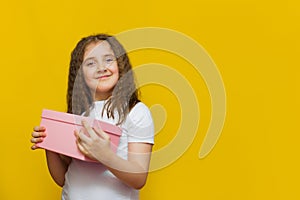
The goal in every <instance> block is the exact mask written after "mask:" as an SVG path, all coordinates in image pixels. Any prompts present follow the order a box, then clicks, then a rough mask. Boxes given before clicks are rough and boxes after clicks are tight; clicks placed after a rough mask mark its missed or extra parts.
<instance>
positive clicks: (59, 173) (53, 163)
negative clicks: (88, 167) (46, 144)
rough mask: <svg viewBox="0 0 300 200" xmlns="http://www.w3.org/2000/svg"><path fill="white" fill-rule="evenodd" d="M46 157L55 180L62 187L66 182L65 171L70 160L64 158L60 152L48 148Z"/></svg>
mask: <svg viewBox="0 0 300 200" xmlns="http://www.w3.org/2000/svg"><path fill="white" fill-rule="evenodd" d="M46 157H47V165H48V169H49V172H50V174H51V176H52V178H53V180H54V181H55V183H56V184H57V185H59V186H61V187H62V186H63V185H64V182H65V173H66V172H67V170H68V165H69V162H68V161H67V160H63V159H62V157H61V156H60V155H59V154H58V153H55V152H51V151H48V150H46Z"/></svg>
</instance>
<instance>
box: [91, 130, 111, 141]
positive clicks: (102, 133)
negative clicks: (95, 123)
mask: <svg viewBox="0 0 300 200" xmlns="http://www.w3.org/2000/svg"><path fill="white" fill-rule="evenodd" d="M94 130H95V132H96V133H97V134H98V135H99V136H100V137H101V138H103V139H105V140H110V136H109V135H108V134H107V133H105V132H104V131H103V130H102V129H101V128H98V127H95V128H94Z"/></svg>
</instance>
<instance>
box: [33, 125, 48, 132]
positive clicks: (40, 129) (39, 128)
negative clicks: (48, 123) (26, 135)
mask: <svg viewBox="0 0 300 200" xmlns="http://www.w3.org/2000/svg"><path fill="white" fill-rule="evenodd" d="M33 130H34V131H37V132H41V131H45V130H46V128H45V127H43V126H35V127H34V128H33Z"/></svg>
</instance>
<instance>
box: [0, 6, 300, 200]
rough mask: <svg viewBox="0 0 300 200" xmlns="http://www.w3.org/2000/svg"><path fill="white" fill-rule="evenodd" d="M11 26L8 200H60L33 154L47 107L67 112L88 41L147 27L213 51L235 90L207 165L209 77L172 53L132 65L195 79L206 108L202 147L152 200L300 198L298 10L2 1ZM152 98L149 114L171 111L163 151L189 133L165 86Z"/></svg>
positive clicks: (146, 194) (1, 173)
mask: <svg viewBox="0 0 300 200" xmlns="http://www.w3.org/2000/svg"><path fill="white" fill-rule="evenodd" d="M0 18H1V54H0V55H1V62H2V65H1V73H0V77H1V78H0V81H1V82H0V85H1V100H0V101H1V139H0V140H1V145H0V154H1V165H0V199H1V200H2V199H3V200H17V199H29V198H31V199H45V200H53V199H60V189H59V187H57V186H56V185H55V183H54V182H53V181H52V179H51V178H50V176H49V173H48V171H47V166H46V163H45V156H44V153H43V151H42V150H37V151H31V150H30V142H29V139H30V134H31V130H32V127H33V126H34V125H37V124H38V123H39V120H40V114H41V110H42V109H43V108H49V109H54V110H59V111H65V110H66V103H65V96H66V83H67V74H68V63H69V58H70V52H71V50H72V49H73V48H74V46H75V44H76V42H77V41H78V40H79V39H80V38H81V37H83V36H86V35H89V34H92V33H98V32H106V33H110V34H118V33H120V32H122V31H126V30H129V29H133V28H141V27H147V26H156V27H164V28H169V29H173V30H176V31H179V32H182V33H184V34H186V35H188V36H190V37H192V38H194V39H195V40H196V41H197V42H198V43H199V44H201V45H202V46H203V47H204V48H205V49H206V50H207V52H208V53H209V54H210V55H211V57H212V58H213V60H214V61H215V63H216V64H217V66H218V68H219V71H220V73H221V75H222V78H223V81H224V85H225V88H226V93H227V116H226V121H225V125H224V129H223V132H222V135H221V137H220V140H219V141H218V143H217V145H216V146H215V148H214V149H213V151H212V152H211V153H210V154H209V156H208V157H206V158H204V159H202V160H200V159H199V158H198V153H199V149H200V146H201V143H202V141H203V138H204V135H205V132H206V130H207V127H208V123H209V117H210V114H209V112H210V103H209V102H210V99H209V95H208V92H207V90H206V87H205V84H204V83H203V81H202V79H201V77H200V76H198V75H197V74H196V75H195V72H194V71H192V70H190V69H189V68H184V67H182V66H184V65H185V64H184V63H183V61H180V59H178V58H174V57H175V56H174V55H170V54H168V53H166V52H160V51H157V50H145V51H137V52H133V53H132V54H130V56H131V59H132V63H133V64H134V65H136V66H137V65H140V64H144V63H148V62H157V63H163V64H167V65H169V66H171V67H173V68H175V69H177V70H178V71H180V72H181V73H182V74H184V75H185V76H187V77H189V78H190V80H189V81H190V83H191V84H192V86H193V88H194V89H195V90H197V91H198V93H197V97H198V98H199V104H200V108H201V122H200V127H199V130H198V134H197V136H196V138H195V140H194V141H193V143H192V145H191V146H190V148H189V149H188V150H187V151H186V152H185V153H184V154H183V156H182V157H181V158H179V159H178V160H177V161H176V162H174V163H173V164H172V165H169V166H167V167H165V168H163V169H161V170H159V171H155V172H151V173H150V174H149V179H148V182H147V185H146V187H145V188H144V189H143V190H142V192H141V199H144V200H148V199H149V200H150V199H163V200H164V199H183V198H186V199H208V200H214V199H216V200H219V199H230V200H241V199H243V200H246V199H249V200H253V199H274V200H275V199H276V200H277V199H278V200H279V199H282V200H283V199H300V193H299V180H300V172H299V169H300V164H299V163H300V162H299V152H300V151H299V139H300V136H299V111H300V109H299V107H300V106H299V102H300V99H299V96H300V95H299V92H300V91H299V85H300V81H299V79H300V78H299V77H300V76H299V75H300V73H299V66H300V62H299V56H300V46H299V45H300V44H299V42H300V39H299V35H300V27H299V26H300V23H299V21H300V4H299V2H298V1H296V0H285V1H283V0H281V1H279V0H272V1H271V0H268V1H266V0H265V1H263V0H252V1H250V0H245V1H242V0H240V1H238V0H199V1H197V0H194V1H192V0H185V1H169V0H167V1H162V0H160V1H158V0H149V1H143V0H142V1H141V0H134V1H99V0H94V1H90V0H87V1H71V0H52V1H35V0H28V1H14V0H12V1H4V2H2V5H1V8H0ZM176 59H177V60H178V62H176ZM181 62H182V65H181V64H180V63H181ZM142 94H143V96H142V99H143V100H144V101H145V102H146V103H147V105H149V106H151V105H153V104H157V103H161V104H162V105H163V106H164V107H165V111H166V113H165V114H166V117H167V119H166V124H165V127H164V128H163V129H162V130H161V131H160V132H159V134H157V136H156V146H155V150H158V149H159V148H161V147H163V146H164V145H167V144H168V141H169V140H171V139H172V137H173V136H174V133H175V132H176V130H177V129H176V128H177V127H178V126H177V125H176V124H178V122H179V121H180V116H179V115H178V114H176V112H174V110H175V111H176V109H178V108H177V107H178V102H176V101H177V100H176V95H174V94H172V93H170V92H168V90H167V89H166V88H163V87H158V86H145V87H143V88H142ZM168 99H169V100H168ZM169 101H171V103H169ZM174 116H175V117H174ZM158 118H159V117H158ZM159 120H160V119H157V122H156V123H159Z"/></svg>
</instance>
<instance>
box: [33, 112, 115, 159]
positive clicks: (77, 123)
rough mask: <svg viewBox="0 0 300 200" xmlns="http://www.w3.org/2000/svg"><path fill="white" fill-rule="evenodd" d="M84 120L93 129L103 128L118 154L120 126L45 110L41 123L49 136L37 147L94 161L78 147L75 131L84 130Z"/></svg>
mask: <svg viewBox="0 0 300 200" xmlns="http://www.w3.org/2000/svg"><path fill="white" fill-rule="evenodd" d="M82 120H85V121H86V122H87V123H88V124H89V125H90V126H91V127H94V128H101V129H102V130H103V131H104V132H106V133H107V134H109V136H110V141H111V148H112V150H113V151H114V152H116V150H117V148H118V145H119V140H120V136H121V129H120V128H119V127H118V126H115V125H113V124H110V123H107V122H103V121H99V120H96V119H93V118H89V117H84V116H79V115H74V114H69V113H63V112H57V111H53V110H47V109H44V110H43V112H42V119H41V123H40V125H41V126H44V127H45V128H46V134H47V136H46V137H45V138H44V141H43V142H41V143H38V145H37V146H38V147H40V148H43V149H47V150H50V151H54V152H57V153H60V154H63V155H66V156H70V157H73V158H77V159H80V160H85V161H93V160H91V159H89V158H88V157H86V156H85V155H83V154H82V153H81V152H80V151H79V149H78V147H77V145H76V137H75V135H74V130H80V129H81V128H83V126H82V124H81V122H82Z"/></svg>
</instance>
